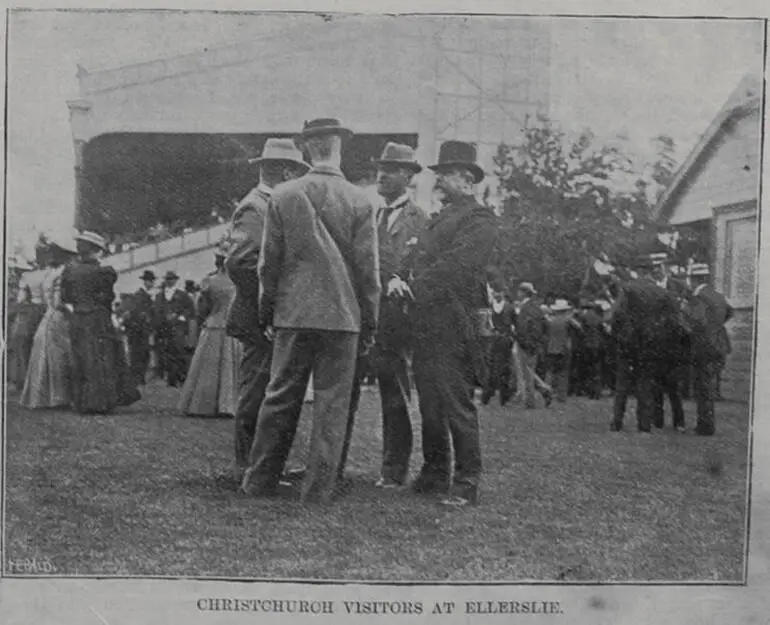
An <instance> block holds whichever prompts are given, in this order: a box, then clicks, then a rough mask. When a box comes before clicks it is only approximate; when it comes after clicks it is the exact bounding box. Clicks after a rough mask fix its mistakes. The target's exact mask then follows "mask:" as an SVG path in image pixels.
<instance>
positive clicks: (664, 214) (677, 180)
mask: <svg viewBox="0 0 770 625" xmlns="http://www.w3.org/2000/svg"><path fill="white" fill-rule="evenodd" d="M761 101H762V79H761V78H760V77H759V76H757V75H756V74H753V73H748V74H746V75H744V77H743V78H742V79H741V81H740V82H739V83H738V86H737V87H736V88H735V90H734V91H733V92H732V94H730V97H729V98H727V101H726V102H725V104H724V106H722V108H721V109H720V111H719V113H718V114H717V116H716V117H715V118H714V120H713V121H712V122H711V124H709V126H708V128H706V131H705V132H704V133H703V135H701V138H700V140H699V141H698V143H697V144H696V145H695V147H694V148H693V149H692V151H691V152H690V154H689V155H688V156H687V158H686V159H685V161H684V163H682V165H681V167H680V168H679V170H678V171H677V173H676V175H675V176H674V180H673V181H672V182H671V184H670V185H669V187H668V188H667V189H666V191H665V192H664V193H663V195H662V196H661V197H660V199H659V200H658V203H657V205H656V206H655V208H654V209H653V218H654V219H656V220H658V221H668V220H669V219H670V218H671V216H672V214H673V211H674V207H675V206H676V200H677V199H678V198H679V197H680V196H681V194H682V192H683V191H684V190H685V189H686V188H687V185H688V183H689V182H690V180H691V179H692V177H693V176H694V175H695V174H696V173H697V172H698V171H699V170H700V168H701V167H702V166H703V164H704V162H705V160H706V158H705V157H706V155H707V153H708V149H709V147H710V146H711V145H713V144H714V143H715V142H716V141H717V140H718V139H719V138H720V136H721V135H722V133H723V132H724V130H725V128H726V126H727V124H728V122H730V121H731V120H732V119H733V118H735V117H738V116H742V115H745V114H747V113H749V112H752V111H755V110H759V108H760V106H761Z"/></svg>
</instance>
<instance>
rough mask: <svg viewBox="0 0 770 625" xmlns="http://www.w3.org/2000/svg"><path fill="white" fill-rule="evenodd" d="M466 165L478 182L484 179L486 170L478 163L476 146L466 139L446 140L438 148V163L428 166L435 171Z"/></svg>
mask: <svg viewBox="0 0 770 625" xmlns="http://www.w3.org/2000/svg"><path fill="white" fill-rule="evenodd" d="M453 167H465V168H466V169H468V170H470V171H471V172H472V173H473V177H474V181H475V182H476V184H478V183H479V182H481V181H482V180H484V170H483V169H481V167H479V166H478V165H477V164H476V146H475V145H474V144H472V143H466V142H465V141H456V140H454V139H453V140H451V141H444V143H442V144H441V147H440V148H439V150H438V163H436V164H435V165H430V166H428V169H431V170H433V171H435V172H441V171H445V170H446V169H450V168H453Z"/></svg>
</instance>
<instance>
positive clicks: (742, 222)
mask: <svg viewBox="0 0 770 625" xmlns="http://www.w3.org/2000/svg"><path fill="white" fill-rule="evenodd" d="M726 225H727V229H726V237H727V240H726V252H727V255H726V258H725V261H726V266H725V295H726V296H727V298H728V299H729V300H730V302H731V303H732V304H733V306H736V307H749V306H753V305H754V279H755V273H756V264H757V219H756V217H754V216H752V217H744V218H741V219H732V220H729V221H727V224H726Z"/></svg>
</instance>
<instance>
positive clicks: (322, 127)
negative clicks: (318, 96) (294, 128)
mask: <svg viewBox="0 0 770 625" xmlns="http://www.w3.org/2000/svg"><path fill="white" fill-rule="evenodd" d="M322 135H339V136H340V137H342V138H343V139H349V138H350V137H352V136H353V131H352V130H350V128H346V127H345V126H343V125H342V123H341V122H340V120H339V119H335V118H333V117H320V118H318V119H311V120H310V121H306V122H305V123H304V124H303V125H302V130H301V131H300V133H299V134H297V135H295V136H294V142H295V143H301V142H303V141H304V140H305V139H307V138H309V137H319V136H322Z"/></svg>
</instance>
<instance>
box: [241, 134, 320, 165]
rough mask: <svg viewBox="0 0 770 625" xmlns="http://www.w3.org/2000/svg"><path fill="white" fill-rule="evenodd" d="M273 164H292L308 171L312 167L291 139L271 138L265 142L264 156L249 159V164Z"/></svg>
mask: <svg viewBox="0 0 770 625" xmlns="http://www.w3.org/2000/svg"><path fill="white" fill-rule="evenodd" d="M271 162H283V163H291V164H292V165H299V166H300V167H304V168H305V169H306V170H308V169H310V165H308V164H307V163H306V162H305V161H304V160H302V152H300V151H299V150H298V149H297V146H296V145H295V144H294V141H292V140H291V139H276V138H270V139H268V140H267V141H265V147H264V148H262V155H261V156H259V157H257V158H252V159H249V163H252V164H259V163H271Z"/></svg>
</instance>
